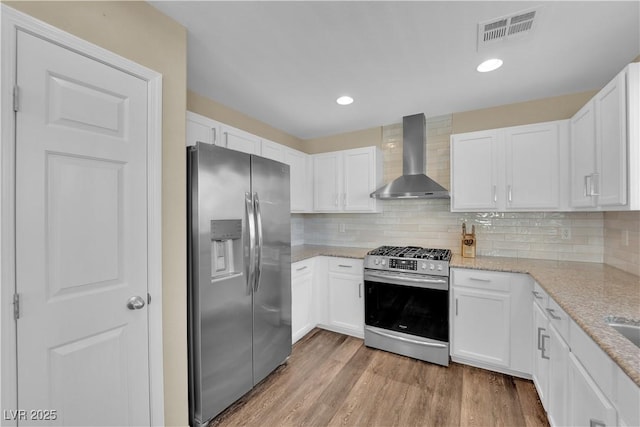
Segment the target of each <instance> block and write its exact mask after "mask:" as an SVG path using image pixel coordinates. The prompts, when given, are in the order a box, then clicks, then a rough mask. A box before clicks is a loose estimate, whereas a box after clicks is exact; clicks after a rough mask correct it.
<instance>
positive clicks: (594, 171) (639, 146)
mask: <svg viewBox="0 0 640 427" xmlns="http://www.w3.org/2000/svg"><path fill="white" fill-rule="evenodd" d="M639 92H640V64H638V63H634V64H630V65H628V66H627V67H626V68H625V69H624V70H623V71H622V72H620V74H618V75H617V76H616V77H615V78H614V79H613V80H612V81H611V82H609V84H607V85H606V86H605V87H604V88H603V89H602V90H601V91H600V92H598V93H597V94H596V96H594V97H593V99H591V100H590V101H589V102H588V103H587V105H585V106H584V107H583V108H582V109H580V111H578V112H577V113H576V114H575V115H574V116H573V118H572V119H571V144H570V156H571V157H570V158H571V207H573V208H580V209H591V210H637V209H640V99H639V98H640V95H639Z"/></svg>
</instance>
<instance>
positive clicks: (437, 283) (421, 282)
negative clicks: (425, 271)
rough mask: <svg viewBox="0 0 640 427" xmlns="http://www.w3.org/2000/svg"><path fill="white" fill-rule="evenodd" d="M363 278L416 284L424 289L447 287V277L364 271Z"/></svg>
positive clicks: (382, 281) (396, 283) (404, 284)
mask: <svg viewBox="0 0 640 427" xmlns="http://www.w3.org/2000/svg"><path fill="white" fill-rule="evenodd" d="M364 280H369V281H371V282H379V283H390V284H394V285H402V286H417V287H420V288H426V289H442V290H447V289H449V279H448V278H446V279H429V278H413V277H407V276H398V275H390V274H389V275H387V274H380V273H374V272H371V271H365V273H364Z"/></svg>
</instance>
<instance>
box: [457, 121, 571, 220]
mask: <svg viewBox="0 0 640 427" xmlns="http://www.w3.org/2000/svg"><path fill="white" fill-rule="evenodd" d="M567 139H568V123H567V121H566V120H563V121H556V122H547V123H538V124H532V125H524V126H515V127H509V128H501V129H493V130H487V131H479V132H470V133H464V134H457V135H452V136H451V210H452V211H454V212H455V211H471V212H473V211H479V210H495V211H523V210H524V211H530V210H535V211H544V210H559V209H560V208H561V205H560V199H561V197H560V195H561V194H562V192H563V191H564V189H565V188H566V181H567V179H565V177H564V176H562V175H561V174H560V162H561V161H562V159H564V147H565V146H566V141H567Z"/></svg>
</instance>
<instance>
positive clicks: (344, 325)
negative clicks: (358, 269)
mask: <svg viewBox="0 0 640 427" xmlns="http://www.w3.org/2000/svg"><path fill="white" fill-rule="evenodd" d="M362 292H363V283H362V280H361V278H358V277H357V276H355V275H350V274H336V273H329V324H330V325H332V326H335V327H337V328H338V329H340V330H343V331H345V332H352V333H354V334H356V335H357V336H362V335H363V334H364V302H363V298H362Z"/></svg>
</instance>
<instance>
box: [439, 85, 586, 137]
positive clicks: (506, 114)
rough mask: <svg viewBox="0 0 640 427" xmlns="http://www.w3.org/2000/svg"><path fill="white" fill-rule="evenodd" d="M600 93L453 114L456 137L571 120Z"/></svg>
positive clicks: (577, 94) (583, 93) (579, 94)
mask: <svg viewBox="0 0 640 427" xmlns="http://www.w3.org/2000/svg"><path fill="white" fill-rule="evenodd" d="M596 93H597V91H596V90H592V91H587V92H581V93H575V94H571V95H562V96H555V97H552V98H544V99H537V100H534V101H527V102H519V103H516V104H508V105H500V106H498V107H492V108H483V109H481V110H473V111H464V112H460V113H454V114H453V123H452V124H453V133H463V132H472V131H477V130H485V129H495V128H502V127H507V126H518V125H526V124H530V123H540V122H548V121H552V120H563V119H569V118H571V116H573V115H574V114H575V113H576V112H577V111H578V110H579V109H580V108H582V106H583V105H584V104H586V103H587V102H588V101H589V100H590V99H591V97H593V96H594V95H595V94H596Z"/></svg>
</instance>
